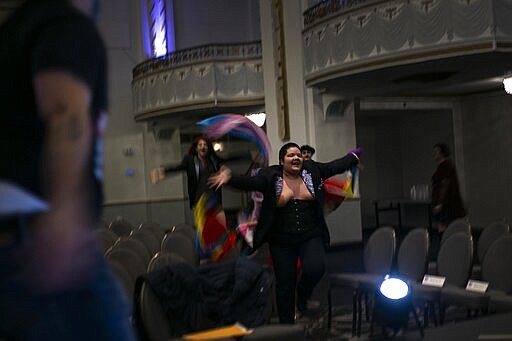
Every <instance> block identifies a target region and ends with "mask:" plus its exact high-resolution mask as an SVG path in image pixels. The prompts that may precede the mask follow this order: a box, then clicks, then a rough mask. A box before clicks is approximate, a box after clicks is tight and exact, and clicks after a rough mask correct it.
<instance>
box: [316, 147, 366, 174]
mask: <svg viewBox="0 0 512 341" xmlns="http://www.w3.org/2000/svg"><path fill="white" fill-rule="evenodd" d="M358 163H359V159H358V158H357V157H355V156H354V155H352V154H350V153H349V154H347V155H345V156H344V157H342V158H339V159H336V160H333V161H331V162H327V163H320V162H315V164H316V165H317V167H318V168H319V169H320V174H321V177H322V179H328V178H330V177H331V176H333V175H336V174H340V173H343V172H345V171H347V170H349V169H350V167H352V166H354V165H357V164H358Z"/></svg>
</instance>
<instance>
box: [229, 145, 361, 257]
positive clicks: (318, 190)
mask: <svg viewBox="0 0 512 341" xmlns="http://www.w3.org/2000/svg"><path fill="white" fill-rule="evenodd" d="M358 162H359V160H358V159H357V157H355V156H354V155H352V154H347V155H346V156H344V157H342V158H340V159H336V160H333V161H331V162H327V163H320V162H316V161H313V160H307V161H304V163H303V166H302V171H301V172H303V174H305V175H306V178H311V180H312V185H311V184H309V185H308V184H307V183H306V182H305V184H306V188H308V189H309V190H310V191H311V190H313V191H314V193H312V194H313V195H314V200H316V201H317V204H318V205H317V216H318V225H319V227H320V229H321V230H322V238H323V240H324V243H325V245H326V246H329V244H330V236H329V231H328V229H327V224H326V222H325V218H324V213H323V204H324V186H323V180H324V179H328V178H330V177H331V176H333V175H336V174H340V173H343V172H345V171H346V170H348V169H350V167H352V166H353V165H356V164H357V163H358ZM307 174H309V175H307ZM282 177H283V167H282V166H280V165H274V166H270V167H267V168H263V169H262V170H261V171H260V173H259V174H258V175H256V176H232V177H231V179H230V181H229V182H228V185H229V186H232V187H235V188H237V189H241V190H248V191H258V192H261V193H263V195H264V198H263V202H262V206H261V213H260V217H259V220H258V224H257V226H256V229H255V230H254V250H256V249H257V248H258V247H260V246H261V245H262V244H263V243H264V242H266V241H267V240H268V237H269V233H270V230H271V227H272V223H273V221H274V213H275V210H276V208H277V199H278V195H280V194H281V193H280V190H279V189H277V188H276V187H277V186H276V183H277V182H278V179H279V178H282ZM304 178H305V177H304V176H303V179H304Z"/></svg>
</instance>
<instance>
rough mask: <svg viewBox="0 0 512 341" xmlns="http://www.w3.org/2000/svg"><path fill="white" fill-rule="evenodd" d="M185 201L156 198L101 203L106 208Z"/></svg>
mask: <svg viewBox="0 0 512 341" xmlns="http://www.w3.org/2000/svg"><path fill="white" fill-rule="evenodd" d="M179 201H183V202H184V201H186V202H188V198H156V199H126V200H109V201H106V202H104V203H103V205H102V206H103V207H107V206H122V205H137V204H154V203H161V202H179Z"/></svg>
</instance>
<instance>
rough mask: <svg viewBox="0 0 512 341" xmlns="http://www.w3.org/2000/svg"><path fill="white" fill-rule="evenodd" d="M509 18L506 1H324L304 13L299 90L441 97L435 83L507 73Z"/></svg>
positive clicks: (511, 8)
mask: <svg viewBox="0 0 512 341" xmlns="http://www.w3.org/2000/svg"><path fill="white" fill-rule="evenodd" d="M511 17H512V2H511V1H509V0H392V1H389V0H386V1H384V0H330V1H324V2H322V3H320V4H319V5H317V6H315V7H312V8H310V9H309V10H308V11H306V12H305V13H304V27H305V29H304V31H303V49H304V60H305V79H306V85H307V86H317V87H331V88H332V87H335V88H336V89H337V90H338V91H343V92H344V93H347V94H348V95H353V96H356V95H368V96H371V95H382V94H390V95H394V94H396V93H397V92H398V91H399V89H400V91H405V92H407V93H411V94H414V95H418V94H422V95H425V94H426V95H428V94H436V92H437V94H447V92H448V91H447V89H445V88H443V89H440V88H439V85H440V84H441V83H442V82H444V83H443V84H447V83H453V84H455V83H456V84H459V85H460V84H462V83H466V84H470V83H473V84H474V83H475V82H481V81H482V80H484V79H490V78H492V77H494V78H497V77H503V75H504V73H505V72H506V71H508V70H510V69H511V68H512V64H511V60H512V59H511V55H510V52H512V20H510V18H511ZM418 66H419V67H418ZM362 74H366V75H367V77H368V78H367V80H370V82H360V80H361V75H362ZM370 76H371V78H370ZM372 81H373V82H372ZM358 82H359V83H358ZM430 84H432V85H433V86H431V87H429V85H430ZM420 89H421V90H420ZM386 91H387V92H386ZM468 91H469V90H468ZM402 94H403V93H402ZM459 94H460V93H459Z"/></svg>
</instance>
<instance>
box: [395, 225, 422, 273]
mask: <svg viewBox="0 0 512 341" xmlns="http://www.w3.org/2000/svg"><path fill="white" fill-rule="evenodd" d="M428 248H429V236H428V230H427V229H425V228H423V227H418V228H415V229H414V230H412V231H410V232H409V233H407V235H406V236H405V238H404V239H403V240H402V243H401V244H400V248H399V249H398V256H397V267H398V273H399V274H400V276H403V277H405V278H407V279H409V280H412V281H415V282H419V281H420V280H421V279H422V278H423V276H424V275H425V272H426V269H427V261H428Z"/></svg>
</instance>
